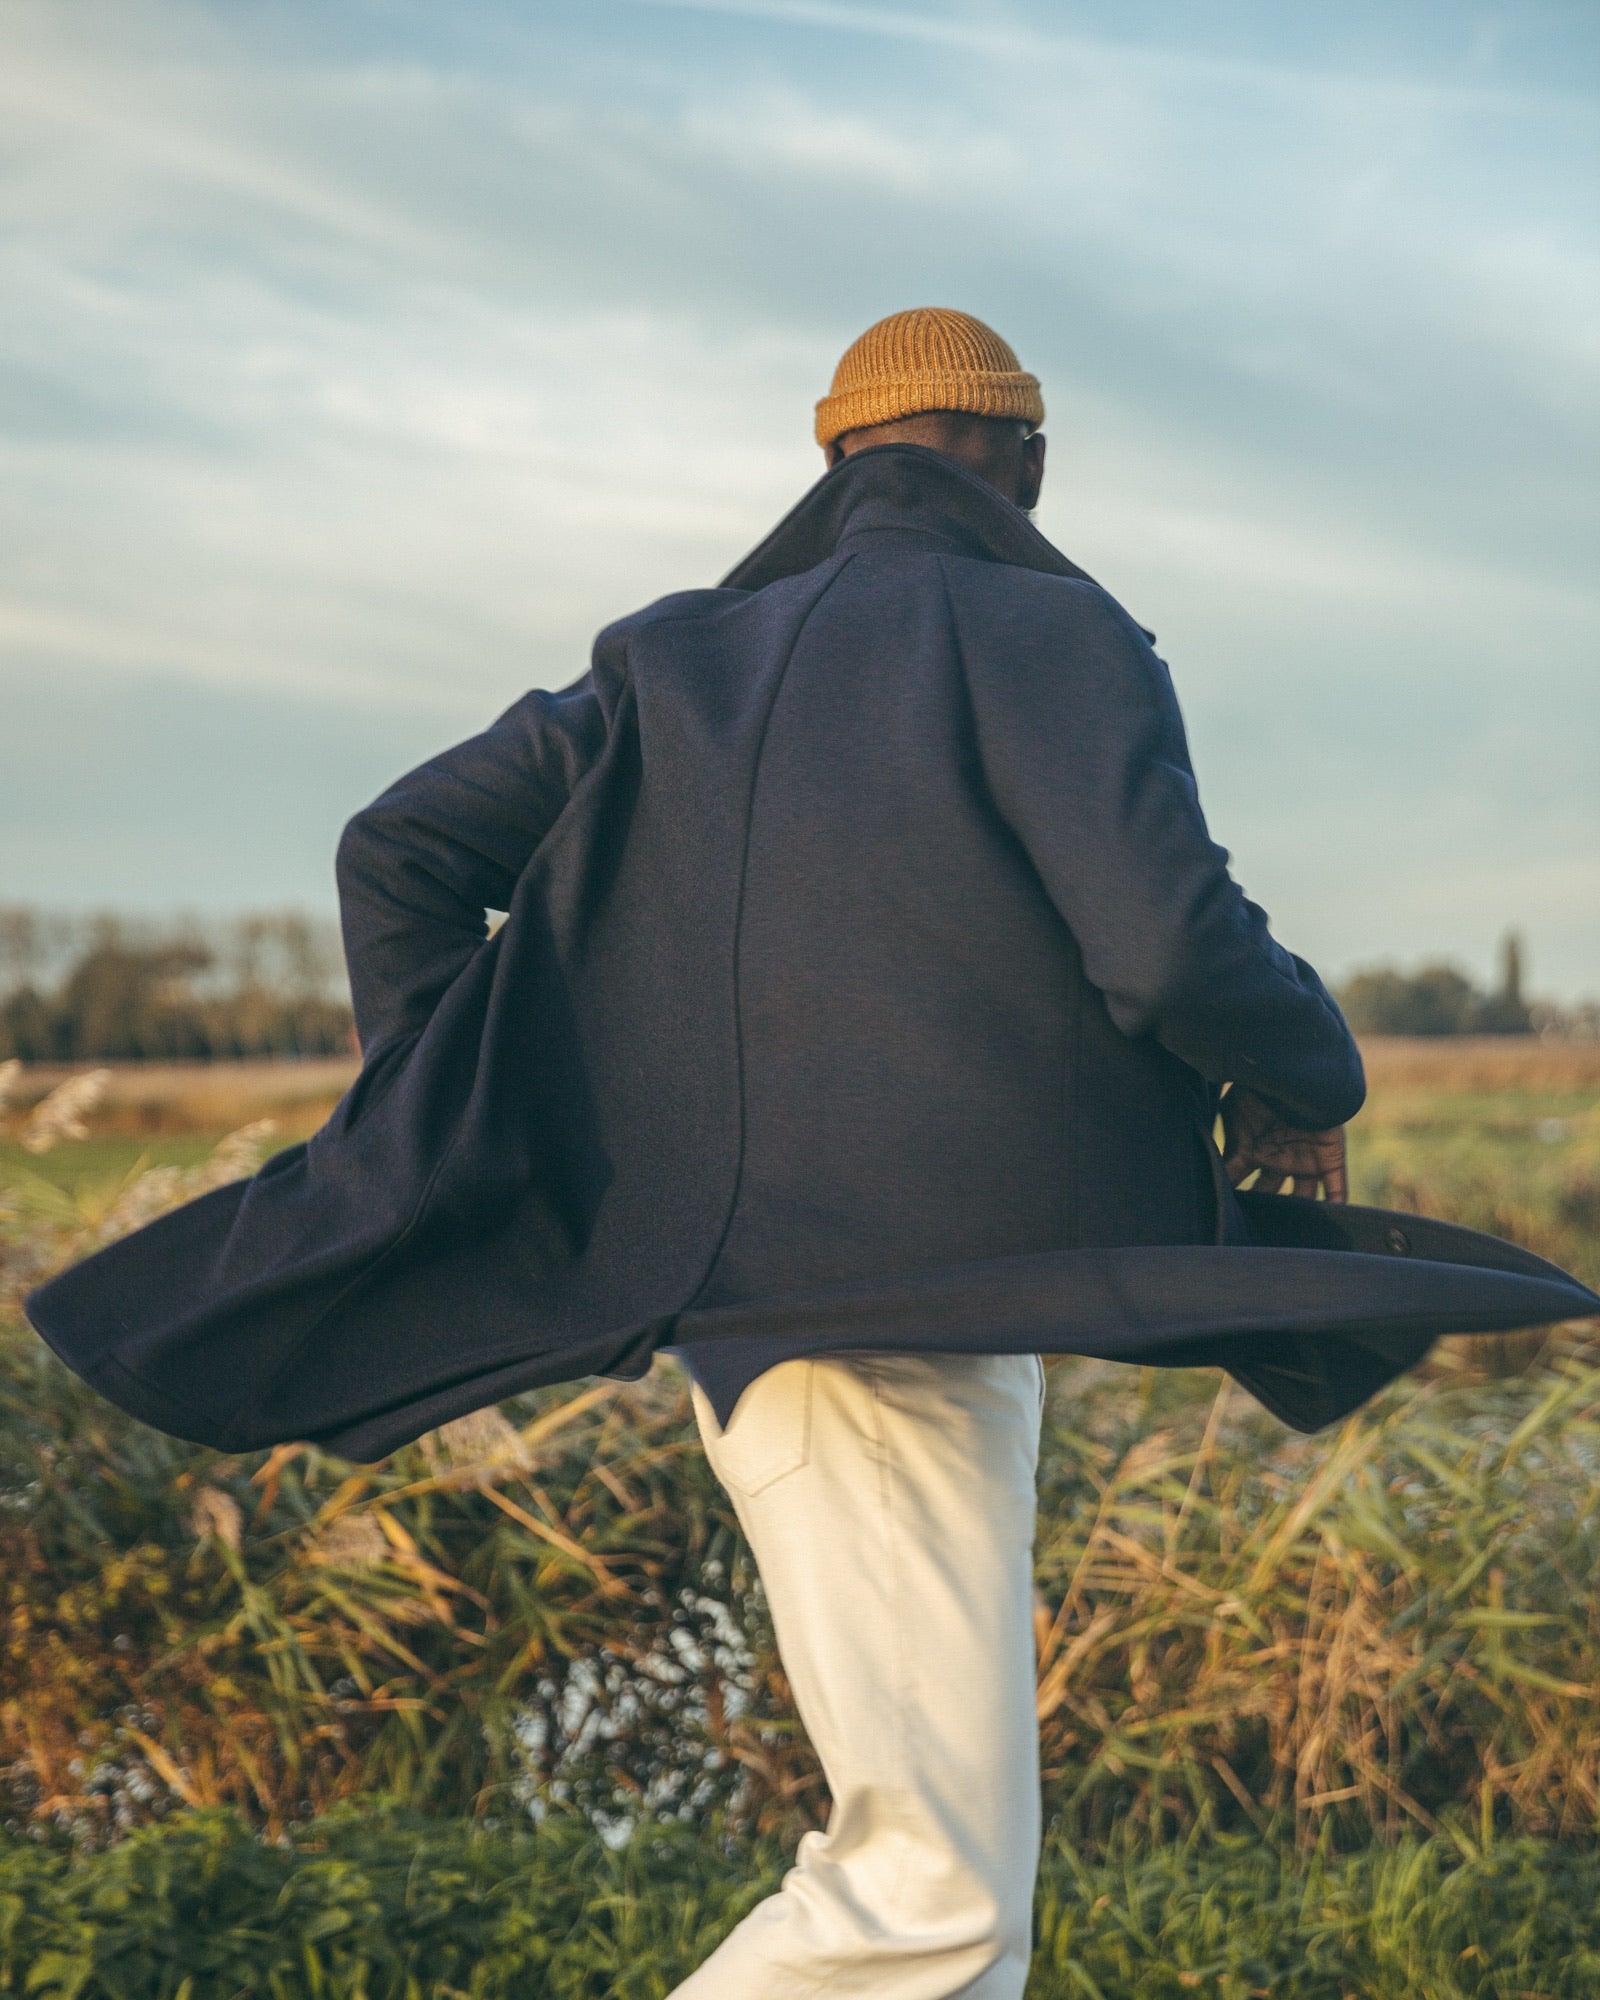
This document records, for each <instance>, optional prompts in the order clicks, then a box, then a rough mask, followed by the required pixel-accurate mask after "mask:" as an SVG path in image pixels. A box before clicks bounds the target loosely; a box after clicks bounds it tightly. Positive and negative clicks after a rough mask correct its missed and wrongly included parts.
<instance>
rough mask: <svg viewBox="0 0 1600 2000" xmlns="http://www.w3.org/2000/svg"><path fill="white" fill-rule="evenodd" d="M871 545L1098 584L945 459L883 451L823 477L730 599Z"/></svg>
mask: <svg viewBox="0 0 1600 2000" xmlns="http://www.w3.org/2000/svg"><path fill="white" fill-rule="evenodd" d="M865 535H873V536H879V535H885V536H886V535H894V536H896V537H897V538H901V537H904V538H906V539H907V540H910V541H912V542H913V543H915V544H916V545H917V546H920V547H924V548H928V547H934V548H937V547H941V546H942V547H946V548H949V549H950V550H951V551H952V553H955V554H959V555H965V556H977V557H979V558H980V559H982V560H984V561H987V562H998V563H1008V564H1010V565H1012V566H1013V567H1014V568H1017V569H1034V570H1043V571H1045V572H1046V573H1047V574H1049V575H1051V576H1069V577H1076V578H1078V579H1079V580H1080V581H1082V582H1085V583H1093V581H1094V578H1093V577H1091V576H1090V575H1089V574H1088V573H1087V571H1085V570H1081V569H1079V567H1078V565H1077V564H1076V563H1075V562H1069V561H1068V559H1067V558H1066V557H1065V556H1064V555H1063V554H1062V553H1061V551H1060V550H1059V549H1057V548H1055V547H1054V546H1053V545H1052V544H1051V543H1049V542H1047V541H1046V540H1045V538H1044V536H1043V535H1041V534H1040V533H1039V531H1038V529H1037V528H1036V527H1034V525H1033V523H1032V522H1031V521H1030V520H1029V519H1028V517H1027V515H1026V514H1024V513H1023V511H1022V509H1021V508H1020V507H1014V506H1013V505H1012V504H1011V502H1010V501H1009V500H1007V499H1005V498H1004V497H1003V496H1002V495H1001V494H999V493H997V492H996V491H995V489H994V488H993V487H992V486H990V485H989V484H988V483H987V482H986V481H985V480H982V479H980V478H979V477H978V476H977V474H976V473H973V472H968V471H967V469H966V467H965V466H963V465H958V464H957V463H956V461H955V460H954V459H953V458H946V457H945V455H944V453H943V452H938V451H930V450H929V449H928V447H927V446H926V445H920V444H882V445H875V446H874V447H873V448H872V449H871V450H870V451H860V452H855V453H853V454H852V455H851V456H850V457H849V458H846V459H843V460H841V462H840V463H839V464H838V465H836V466H834V467H833V469H832V470H831V471H830V472H826V473H824V474H823V476H822V478H821V479H819V480H818V481H817V483H816V485H815V486H813V487H812V489H811V491H810V492H809V493H807V494H806V495H805V496H804V498H803V499H802V500H801V501H800V502H799V503H798V505H796V506H794V507H792V508H791V509H790V511H789V512H788V513H787V514H785V515H784V517H783V519H782V520H781V521H780V522H779V523H778V525H777V526H776V527H775V528H774V529H773V531H772V533H771V534H770V535H768V536H767V538H766V540H765V541H764V542H762V543H760V544H759V545H758V546H757V547H756V548H754V549H752V550H751V552H750V553H749V555H747V556H746V557H745V558H744V560H743V562H741V563H737V564H736V565H735V566H734V567H733V568H732V569H731V570H730V571H729V572H728V574H727V575H726V576H725V577H724V578H723V580H722V582H723V587H724V589H728V590H760V589H761V588H762V587H763V586H764V585H766V584H769V583H776V582H777V580H778V579H779V577H784V576H799V575H801V574H802V573H803V572H804V571H806V570H808V569H815V568H816V567H817V565H818V564H819V563H824V562H826V561H827V560H828V558H829V557H830V556H832V555H833V554H835V553H836V552H837V551H838V549H839V548H840V547H841V546H842V545H843V544H844V543H845V542H847V541H855V540H857V539H858V538H859V537H862V536H865Z"/></svg>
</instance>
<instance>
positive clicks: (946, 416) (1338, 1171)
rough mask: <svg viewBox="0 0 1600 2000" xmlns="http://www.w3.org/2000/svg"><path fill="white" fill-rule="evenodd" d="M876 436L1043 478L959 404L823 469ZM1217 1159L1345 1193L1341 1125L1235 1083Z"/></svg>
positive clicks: (991, 476)
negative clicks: (1299, 1113) (1282, 1108)
mask: <svg viewBox="0 0 1600 2000" xmlns="http://www.w3.org/2000/svg"><path fill="white" fill-rule="evenodd" d="M880 444H920V445H924V446H926V447H927V448H928V449H929V450H930V451H938V452H943V453H944V455H945V457H946V458H953V459H954V460H955V461H956V463H957V464H958V465H964V466H965V467H966V469H967V470H968V471H969V472H975V473H976V474H977V475H978V477H979V478H980V479H982V480H984V481H986V482H987V483H988V484H989V485H990V486H992V487H993V488H994V489H995V491H996V492H997V493H1001V494H1003V495H1004V496H1005V498H1006V499H1007V500H1009V501H1011V502H1012V503H1013V504H1014V505H1015V506H1018V507H1021V508H1022V509H1023V510H1024V512H1027V513H1031V512H1032V511H1033V509H1034V508H1035V507H1036V506H1037V505H1038V502H1039V489H1040V487H1041V486H1042V485H1043V484H1044V450H1045V444H1044V436H1043V433H1042V432H1040V431H1036V430H1034V429H1032V427H1031V426H1030V425H1028V424H1026V423H1022V422H1020V421H1018V420H1016V419H1014V418H1010V417H975V416H971V415H969V414H968V413H967V412H965V411H961V410H925V411H922V412H920V413H919V414H918V415H916V416H914V417H898V418H896V419H895V421H894V422H893V423H887V424H873V425H870V426H868V427H867V428H865V429H862V430H856V431H846V432H845V433H844V435H843V436H842V437H839V438H835V439H834V441H833V442H832V443H831V444H828V445H824V447H823V453H824V456H825V457H826V458H827V461H828V469H829V470H830V471H831V470H832V469H833V467H834V466H836V465H838V464H840V463H841V462H842V461H843V460H844V459H846V458H849V457H851V456H853V455H854V453H856V452H858V451H870V450H872V449H873V447H874V446H875V445H880ZM1222 1163H1223V1165H1224V1167H1225V1168H1226V1169H1227V1174H1228V1179H1229V1180H1230V1181H1231V1182H1232V1184H1233V1185H1234V1186H1235V1187H1239V1186H1242V1184H1243V1183H1244V1182H1245V1181H1247V1180H1249V1178H1250V1176H1251V1175H1252V1174H1258V1175H1259V1176H1260V1178H1259V1179H1258V1180H1257V1182H1256V1187H1257V1189H1258V1190H1260V1191H1262V1192H1264V1193H1267V1194H1282V1193H1283V1192H1284V1191H1285V1190H1286V1189H1287V1190H1288V1191H1290V1192H1291V1193H1294V1194H1297V1195H1303V1196H1305V1197H1306V1198H1308V1199H1311V1200H1314V1199H1315V1198H1316V1196H1317V1195H1318V1194H1319V1193H1320V1194H1322V1195H1323V1196H1324V1198H1325V1199H1326V1200H1328V1201H1346V1200H1348V1198H1349V1193H1348V1180H1347V1176H1346V1172H1345V1140H1344V1127H1343V1126H1342V1125H1336V1126H1334V1127H1333V1128H1332V1130H1330V1131H1326V1132H1307V1131H1303V1130H1302V1129H1301V1128H1300V1127H1299V1126H1297V1125H1290V1124H1288V1123H1286V1121H1285V1120H1284V1119H1283V1118H1281V1117H1280V1116H1279V1115H1278V1113H1277V1112H1276V1111H1274V1110H1273V1108H1272V1106H1271V1105H1270V1104H1268V1103H1267V1101H1266V1099H1265V1098H1263V1097H1258V1096H1257V1095H1256V1093H1255V1092H1254V1091H1253V1090H1242V1089H1240V1087H1239V1086H1238V1085H1237V1084H1235V1085H1234V1086H1233V1087H1232V1088H1231V1089H1230V1090H1229V1091H1228V1094H1227V1095H1226V1097H1224V1098H1223V1100H1222Z"/></svg>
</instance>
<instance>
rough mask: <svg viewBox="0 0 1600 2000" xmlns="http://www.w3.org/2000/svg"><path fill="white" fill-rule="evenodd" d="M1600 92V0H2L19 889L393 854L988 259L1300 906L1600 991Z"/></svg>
mask: <svg viewBox="0 0 1600 2000" xmlns="http://www.w3.org/2000/svg"><path fill="white" fill-rule="evenodd" d="M1597 96H1600V8H1596V7H1595V6H1594V5H1593V4H1592V0H1581V4H1557V3H1556V0H1515V4H1505V5H1493V6H1479V5H1474V4H1472V0H1449V4H1435V3H1434V0H1341V4H1337V5H1335V4H1321V0H1308V4H1306V5H1303V6H1298V7H1285V6H1283V5H1282V4H1281V0H1116V4H1111V0H1085V4H1082V5H1078V4H1072V0H1059V3H1058V4H1048V5H1047V4H1038V0H1035V4H1016V5H1007V4H1004V0H984V3H983V4H979V5H968V4H963V0H903V4H886V5H858V4H855V0H519V3H518V4H509V0H452V4H451V5H449V6H440V5H438V4H437V0H433V4H421V3H420V0H365V3H364V4H363V0H316V4H309V0H305V3H304V4H301V3H300V0H216V3H215V4H210V5H203V4H183V0H0V902H28V903H35V904H41V905H45V906H48V907H52V908H60V909H85V908H89V907H115V908H120V909H124V910H127V911H130V912H139V913H145V914H154V913H161V912H165V911H174V912H175V911H179V910H192V911H196V912H201V913H222V912H227V911H232V910H239V909H252V908H268V907H282V906H285V905H299V906H302V907H305V908H307V909H311V910H317V911H321V910H330V909H331V908H332V907H333V903H334V890H333V875H332V855H333V849H334V844H335V841H336V839H337V836H338V830H339V827H340V826H341V825H342V823H343V822H344V820H345V819H347V818H348V817H349V815H350V814H351V813H352V812H353V811H355V810H356V809H358V808H359V807H360V806H361V805H362V804H364V803H365V802H366V801H367V800H368V799H369V798H370V797H372V796H373V795H374V794H375V793H376V792H377V791H379V790H381V789H382V787H383V786H384V785H385V784H386V783H387V782H388V781H389V780H390V779H391V778H393V777H395V776H397V775H398V774H399V773H400V772H401V771H403V770H405V769H406V768H408V767H409V766H410V765H412V764H414V763H417V762H419V761H421V760H422V759H423V758H424V757H426V756H428V755H430V754H431V753H432V752H433V751H435V750H437V749H440V748H442V747H443V746H444V745H445V744H447V743H450V742H452V741H456V740H458V739H459V738H461V737H463V736H465V735H469V734H471V733H473V732H474V731H475V730H477V729H479V728H481V727H483V726H484V725H485V724H486V723H487V722H488V721H489V720H490V719H491V718H492V717H493V716H494V715H495V714H497V713H498V712H499V711H500V710H501V709H502V708H504V707H505V706H506V705H507V704H508V703H510V702H511V701H512V700H514V699H515V698H516V697H517V695H518V694H520V693H521V692H522V691H523V690H524V689H525V688H527V687H530V686H542V687H560V686H563V685H565V684H567V683H568V682H570V681H572V680H573V679H575V678H577V676H578V675H580V674H581V673H582V672H583V671H584V668H585V666H586V663H587V656H588V649H589V645H590V642H591V640H592V637H593V635H594V633H595V632H596V631H597V630H598V629H599V628H600V627H601V626H602V625H603V624H605V623H607V622H608V621H610V620H611V619H613V618H615V617H618V616H620V615H622V614H623V613H625V612H627V611H630V610H632V609H634V608H636V607H637V606H639V605H640V604H643V603H645V602H647V601H649V600H650V599H651V598H653V597H656V596H659V595H660V594H662V593H663V592H666V591H669V590H675V589H681V588H685V587H690V586H694V585H698V584H703V583H710V582H715V581H716V579H717V578H718V577H719V576H720V575H721V574H722V573H723V572H724V571H725V570H726V569H727V568H729V567H730V566H731V564H732V563H733V562H734V561H735V560H736V559H737V558H738V557H739V556H740V555H741V554H742V553H743V552H744V550H745V549H746V548H748V547H749V546H751V545H752V544H754V543H755V542H756V541H758V540H759V539H760V538H761V536H762V535H763V534H764V533H765V531H766V530H767V528H768V527H769V526H770V525H771V523H772V521H773V520H775V519H776V518H777V517H778V515H780V514H781V513H782V512H783V511H784V510H785V509H786V508H787V507H788V506H789V505H790V504H791V503H792V501H793V500H794V499H795V498H796V497H798V495H799V494H800V493H801V492H802V491H803V490H804V489H805V488H806V486H807V485H809V484H810V482H811V481H812V480H813V479H814V478H815V477H816V476H817V475H818V473H819V472H820V470H821V461H820V457H819V455H818V453H817V451H816V448H815V445H814V444H813V442H812V439H811V413H812V405H813V403H814V402H815V400H816V398H817V397H818V396H819V395H821V394H823V393H824V392H825V390H826V388H827V386H828V379H829V376H830V374H831V372H832V368H833V364H834V361H835V360H836V359H837V357H838V354H839V353H840V351H841V350H842V349H843V348H844V346H845V345H846V344H847V343H848V342H849V341H850V340H851V339H852V338H854V336H855V335H856V334H857V333H859V332H860V331H861V330H862V328H863V327H865V326H866V325H867V324H869V323H870V322H871V321H873V320H875V319H877V318H879V317H881V316H882V315H883V314H885V313H887V312H891V311H894V310H896V309H898V308H901V307H904V306H909V305H920V304H939V305H952V306H958V307H961V308H962V309H964V310H966V311H969V312H975V313H977V314H979V315H980V316H981V317H983V318H985V319H987V320H989V321H991V322H992V323H993V324H994V325H995V326H997V327H998V328H999V330H1000V331H1001V332H1002V333H1003V334H1005V336H1006V337H1007V338H1008V339H1009V340H1010V341H1011V342H1012V344H1013V345H1014V346H1015V347H1016V348H1017V349H1018V351H1019V353H1020V355H1021V358H1022V361H1023V364H1024V365H1025V366H1026V367H1029V368H1031V369H1033V370H1034V372H1035V373H1037V374H1038V375H1039V376H1040V377H1041V379H1042V381H1043V385H1044V394H1045V401H1046V406H1047V411H1048V416H1047V421H1046V425H1045V430H1046V434H1047V436H1048V438H1049V441H1050V445H1049V472H1048V477H1047V481H1046V488H1045V495H1044V499H1043V502H1042V504H1041V507H1040V510H1039V514H1038V517H1037V518H1038V522H1039V525H1040V527H1041V528H1042V529H1043V530H1044V532H1045V533H1046V534H1047V535H1049V536H1050V537H1051V539H1052V540H1054V541H1055V542H1056V543H1057V544H1058V545H1059V546H1061V547H1062V548H1064V549H1065V550H1066V551H1067V552H1068V553H1069V554H1070V555H1071V556H1072V557H1073V558H1074V560H1076V561H1077V562H1079V563H1081V564H1082V565H1083V566H1084V567H1086V568H1087V569H1088V570H1090V571H1091V572H1092V573H1093V574H1094V575H1095V576H1096V577H1098V578H1099V580H1100V581H1101V582H1102V583H1103V584H1104V585H1105V586H1106V588H1107V589H1109V590H1110V591H1111V592H1112V593H1113V594H1114V595H1115V596H1116V597H1117V598H1119V599H1120V600H1121V601H1122V602H1123V603H1124V604H1126V605H1127V607H1128V608H1129V610H1130V611H1131V612H1132V613H1133V614H1134V615H1135V617H1137V618H1138V619H1139V620H1140V621H1141V622H1142V623H1143V624H1145V625H1147V626H1150V627H1153V628H1154V629H1155V631H1156V632H1157V633H1158V635H1159V639H1160V650H1161V652H1162V655H1163V657H1164V658H1165V659H1166V660H1167V661H1168V662H1169V664H1170V665H1171V667H1172V670H1173V674H1174V677H1175V680H1176V683H1177V687H1178V691H1179V696H1180V699H1181V700H1182V702H1183V706H1184V710H1185V714H1186V717H1187V720H1188V724H1189V730H1190V736H1191V742H1192V747H1193V750H1194V755H1195V761H1196V766H1197V769H1198V772H1199V776H1200V784H1201V795H1202V799H1203V801H1204V802H1205V805H1206V808H1207V811H1208V815H1209V817H1210V821H1211V824H1212V829H1213V832H1214V833H1215V835H1216V836H1217V838H1219V839H1220V840H1221V841H1222V842H1223V843H1224V844H1225V845H1226V846H1228V847H1229V848H1230V849H1231V850H1232V852H1233V855H1234V865H1235V870H1236V873H1237V874H1238V876H1239V878H1240V879H1241V881H1242V882H1243V883H1244V885H1245V887H1246V888H1247V889H1248V890H1249V892H1250V893H1251V894H1252V895H1253V896H1255V897H1256V898H1257V900H1259V901H1261V902H1264V903H1265V904H1266V906H1267V907H1268V909H1269V910H1270V912H1271V913H1272V916H1273V920H1274V927H1275V929H1276V930H1277V932H1278V934H1279V936H1280V937H1282V938H1283V940H1284V941H1285V942H1286V943H1288V944H1289V945H1290V946H1291V947H1293V948H1294V949H1295V950H1298V951H1300V952H1302V953H1303V954H1304V955H1306V956H1308V957H1310V958H1312V959H1313V960H1314V961H1315V962H1316V963H1317V964H1318V965H1319V966H1320V967H1321V968H1322V969H1323V970H1324V971H1325V972H1327V973H1328V974H1329V976H1330V977H1335V978H1338V977H1342V976H1344V975H1345V974H1347V973H1348V972H1350V971H1351V970H1352V969H1354V968H1356V967H1359V966H1363V965H1370V964H1373V963H1377V962H1381V961H1385V960H1391V961H1397V962H1399V963H1401V964H1405V965H1414V964H1417V963H1419V962H1421V961H1423V960H1426V959H1430V958H1439V957H1445V958H1450V959H1453V960H1455V961H1456V962H1458V963H1459V964H1461V965H1463V966H1464V967H1465V968H1466V969H1468V970H1469V971H1471V972H1472V973H1474V974H1475V975H1476V976H1477V977H1478V978H1480V979H1483V980H1487V979H1488V978H1489V976H1490V974H1491V972H1492V968H1493V964H1494V958H1495V951H1496V946H1497V943H1498V941H1499V939H1500V937H1501V935H1502V934H1503V932H1504V931H1505V930H1506V929H1507V928H1508V927H1510V926H1513V925H1514V926H1516V927H1517V928H1519V929H1520V930H1521V932H1522V933H1523V935H1524V938H1525V940H1526V946H1527V956H1528V960H1529V964H1530V983H1531V986H1532V988H1533V989H1534V991H1536V992H1538V993H1542V994H1549V995H1552V996H1554V997H1557V998H1563V999H1572V998H1576V997H1578V996H1580V995H1583V994H1593V993H1597V992H1600V576H1597V570H1596V562H1595V555H1596V551H1597V548H1600V452H1597V450H1596V446H1597V443H1600V438H1597V435H1596V433H1597V430H1600V396H1597V395H1596V388H1597V378H1600V254H1597V253H1600V243H1597V237H1600V203H1597V202H1596V200H1595V189H1596V169H1597V166H1600V159H1597V154H1600V117H1597V115H1596V114H1597V104H1596V98H1597Z"/></svg>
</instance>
